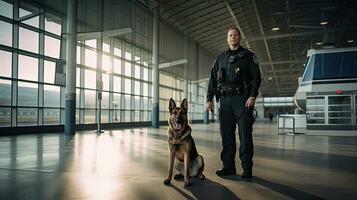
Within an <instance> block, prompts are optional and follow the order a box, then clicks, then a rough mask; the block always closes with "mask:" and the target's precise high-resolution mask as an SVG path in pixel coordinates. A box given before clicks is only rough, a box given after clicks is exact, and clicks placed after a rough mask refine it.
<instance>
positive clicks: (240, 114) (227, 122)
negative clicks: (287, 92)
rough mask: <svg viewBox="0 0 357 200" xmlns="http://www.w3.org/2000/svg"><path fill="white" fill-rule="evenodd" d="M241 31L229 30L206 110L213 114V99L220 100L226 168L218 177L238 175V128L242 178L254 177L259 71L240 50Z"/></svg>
mask: <svg viewBox="0 0 357 200" xmlns="http://www.w3.org/2000/svg"><path fill="white" fill-rule="evenodd" d="M240 37H241V36H240V31H239V29H238V28H236V27H231V28H229V29H228V35H227V42H228V44H229V49H228V50H227V51H225V52H223V53H222V54H221V55H219V56H218V58H217V59H216V61H215V63H214V65H213V67H212V70H211V75H210V79H209V85H208V91H207V108H208V110H210V111H213V102H212V99H213V97H214V96H216V99H217V101H218V100H220V110H219V117H220V120H219V121H220V132H221V137H222V146H223V150H222V152H221V160H222V163H223V168H222V169H219V170H217V171H216V174H217V175H219V176H223V175H233V174H236V168H235V161H234V160H235V155H236V137H235V130H236V124H238V129H239V130H238V133H239V141H240V147H239V158H240V160H241V164H242V168H243V173H242V178H250V177H252V166H253V161H252V158H253V138H252V131H253V121H254V120H253V108H254V104H255V98H256V97H257V95H258V88H259V86H260V82H261V78H260V70H259V65H258V63H257V61H256V57H255V55H254V54H253V53H252V52H250V51H249V50H247V49H244V48H243V47H241V46H239V42H240V39H241V38H240Z"/></svg>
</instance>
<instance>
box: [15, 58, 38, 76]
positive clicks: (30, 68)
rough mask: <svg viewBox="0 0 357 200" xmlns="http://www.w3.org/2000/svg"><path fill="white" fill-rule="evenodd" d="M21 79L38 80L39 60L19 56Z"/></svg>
mask: <svg viewBox="0 0 357 200" xmlns="http://www.w3.org/2000/svg"><path fill="white" fill-rule="evenodd" d="M18 70H19V74H18V78H19V79H25V80H32V81H37V80H38V59H37V58H33V57H29V56H24V55H19V69H18Z"/></svg>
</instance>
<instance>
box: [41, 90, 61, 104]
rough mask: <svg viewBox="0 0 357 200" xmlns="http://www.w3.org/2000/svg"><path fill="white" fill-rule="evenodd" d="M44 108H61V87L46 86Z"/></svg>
mask: <svg viewBox="0 0 357 200" xmlns="http://www.w3.org/2000/svg"><path fill="white" fill-rule="evenodd" d="M43 89H44V107H60V87H58V86H52V85H44V86H43Z"/></svg>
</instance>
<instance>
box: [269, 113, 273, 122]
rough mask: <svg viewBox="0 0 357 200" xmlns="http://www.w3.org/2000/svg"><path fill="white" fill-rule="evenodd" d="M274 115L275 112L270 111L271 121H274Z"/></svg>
mask: <svg viewBox="0 0 357 200" xmlns="http://www.w3.org/2000/svg"><path fill="white" fill-rule="evenodd" d="M273 117H274V115H273V113H272V112H270V113H269V120H270V121H273Z"/></svg>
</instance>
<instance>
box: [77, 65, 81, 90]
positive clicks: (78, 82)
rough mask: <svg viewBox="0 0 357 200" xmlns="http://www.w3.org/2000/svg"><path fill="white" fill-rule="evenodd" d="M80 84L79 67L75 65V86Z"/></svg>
mask: <svg viewBox="0 0 357 200" xmlns="http://www.w3.org/2000/svg"><path fill="white" fill-rule="evenodd" d="M80 86H81V68H79V67H77V69H76V87H80Z"/></svg>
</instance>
